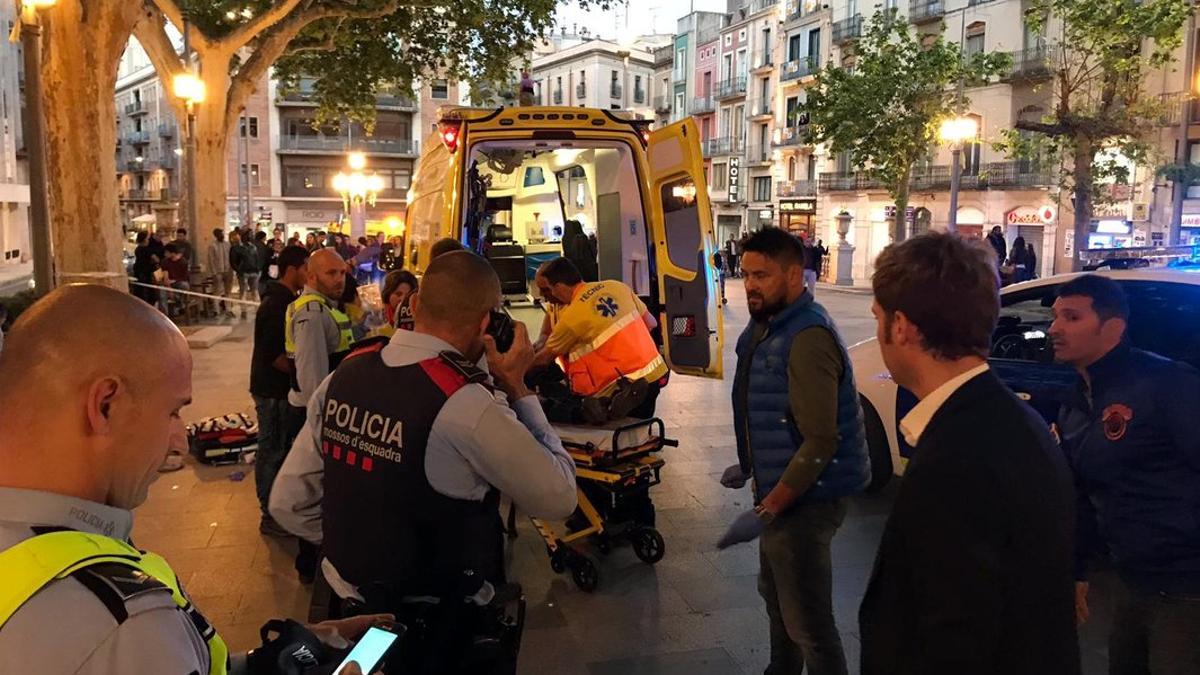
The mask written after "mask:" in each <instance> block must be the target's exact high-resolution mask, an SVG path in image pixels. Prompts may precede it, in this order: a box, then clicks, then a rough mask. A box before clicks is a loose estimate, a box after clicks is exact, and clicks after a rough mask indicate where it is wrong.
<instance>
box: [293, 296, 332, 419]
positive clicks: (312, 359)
mask: <svg viewBox="0 0 1200 675" xmlns="http://www.w3.org/2000/svg"><path fill="white" fill-rule="evenodd" d="M305 293H318V291H316V290H315V289H313V288H311V287H308V288H305V289H304V290H303V291H301V295H304V294H305ZM325 300H326V302H328V303H329V305H330V306H333V307H336V306H337V302H336V301H334V300H330V299H329V298H328V297H326V298H325ZM341 337H342V334H341V331H340V330H338V325H337V321H334V319H333V315H332V314H330V313H329V308H328V307H326V306H325V305H323V304H321V303H319V302H310V303H308V304H306V305H304V307H301V308H300V309H299V310H298V311H297V312H296V313H295V315H294V316H293V317H292V339H293V340H295V342H296V357H295V362H296V382H297V384H299V385H300V391H296V390H295V389H292V390H291V391H289V392H288V403H291V404H292V405H293V406H295V407H297V408H303V407H305V406H307V405H308V400H309V399H310V398H311V397H312V393H313V391H315V390H316V388H317V386H318V385H320V384H321V380H324V379H325V376H326V375H328V374H329V371H330V369H329V355H330V354H332V353H333V352H334V351H336V350H337V348H338V343H339V342H340V341H341Z"/></svg>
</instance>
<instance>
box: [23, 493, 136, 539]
mask: <svg viewBox="0 0 1200 675" xmlns="http://www.w3.org/2000/svg"><path fill="white" fill-rule="evenodd" d="M0 521H5V522H10V523H17V524H22V525H44V526H49V527H67V528H70V529H72V530H79V531H81V532H91V533H92V534H102V535H104V536H106V537H112V538H113V539H120V540H122V541H125V540H128V539H129V532H130V530H132V529H133V513H131V512H129V511H126V510H125V509H119V508H116V507H114V506H106V505H104V504H98V503H96V502H93V501H88V500H86V499H80V498H78V497H69V496H67V495H60V494H55V493H53V492H42V491H40V490H22V489H19V488H0Z"/></svg>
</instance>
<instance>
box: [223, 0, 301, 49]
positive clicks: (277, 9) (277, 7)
mask: <svg viewBox="0 0 1200 675" xmlns="http://www.w3.org/2000/svg"><path fill="white" fill-rule="evenodd" d="M302 2H304V0H283V1H282V2H280V3H278V4H273V5H271V8H270V9H268V10H267V11H265V12H263V13H262V14H259V15H258V16H256V17H254V18H253V19H251V20H250V21H247V22H246V23H244V24H242V25H241V26H238V27H237V29H235V30H234V31H233V32H232V33H230V34H229V36H228V37H226V38H225V39H224V40H222V42H223V43H225V44H226V45H228V46H229V48H230V49H231V50H233V51H236V50H238V49H241V48H242V47H245V46H246V45H247V44H250V41H251V40H253V39H255V38H256V37H258V36H259V35H261V34H262V33H263V32H265V31H266V30H268V29H269V28H271V26H274V25H275V24H277V23H279V22H280V21H283V20H284V19H285V18H287V15H288V14H291V13H292V11H293V10H295V9H296V8H298V7H299V6H300V3H302Z"/></svg>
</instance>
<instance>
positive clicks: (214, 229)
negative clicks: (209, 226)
mask: <svg viewBox="0 0 1200 675" xmlns="http://www.w3.org/2000/svg"><path fill="white" fill-rule="evenodd" d="M218 232H220V233H221V234H225V230H224V229H223V228H220V227H214V228H213V236H214V237H215V236H217V233H218Z"/></svg>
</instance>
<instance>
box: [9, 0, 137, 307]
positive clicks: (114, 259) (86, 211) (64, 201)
mask: <svg viewBox="0 0 1200 675" xmlns="http://www.w3.org/2000/svg"><path fill="white" fill-rule="evenodd" d="M139 5H140V3H131V2H125V1H124V0H106V1H94V2H88V3H81V2H59V3H57V4H56V5H54V6H53V7H52V8H49V9H47V10H43V13H42V17H43V20H44V29H43V40H44V43H43V44H44V50H43V61H42V82H43V83H44V85H43V90H44V91H43V105H44V109H45V124H46V139H45V141H46V164H47V166H46V183H47V195H48V197H49V203H50V230H51V242H52V245H53V248H54V268H55V276H56V278H57V281H58V283H71V282H87V283H98V284H104V285H107V286H112V287H115V288H121V289H126V288H128V279H127V277H126V273H125V269H124V265H123V263H122V258H121V252H122V249H123V247H124V233H123V232H122V229H121V219H120V212H119V204H118V186H117V167H116V163H115V162H114V161H113V157H114V155H115V152H116V127H117V117H116V103H115V101H114V98H113V91H114V90H115V88H116V80H117V62H118V60H119V59H120V58H121V53H122V52H123V51H124V50H125V44H126V42H127V41H128V40H129V36H130V35H131V34H132V32H133V25H134V23H136V22H137V19H138V9H139ZM25 141H26V143H32V142H34V139H25ZM30 187H31V188H32V189H37V186H30Z"/></svg>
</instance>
